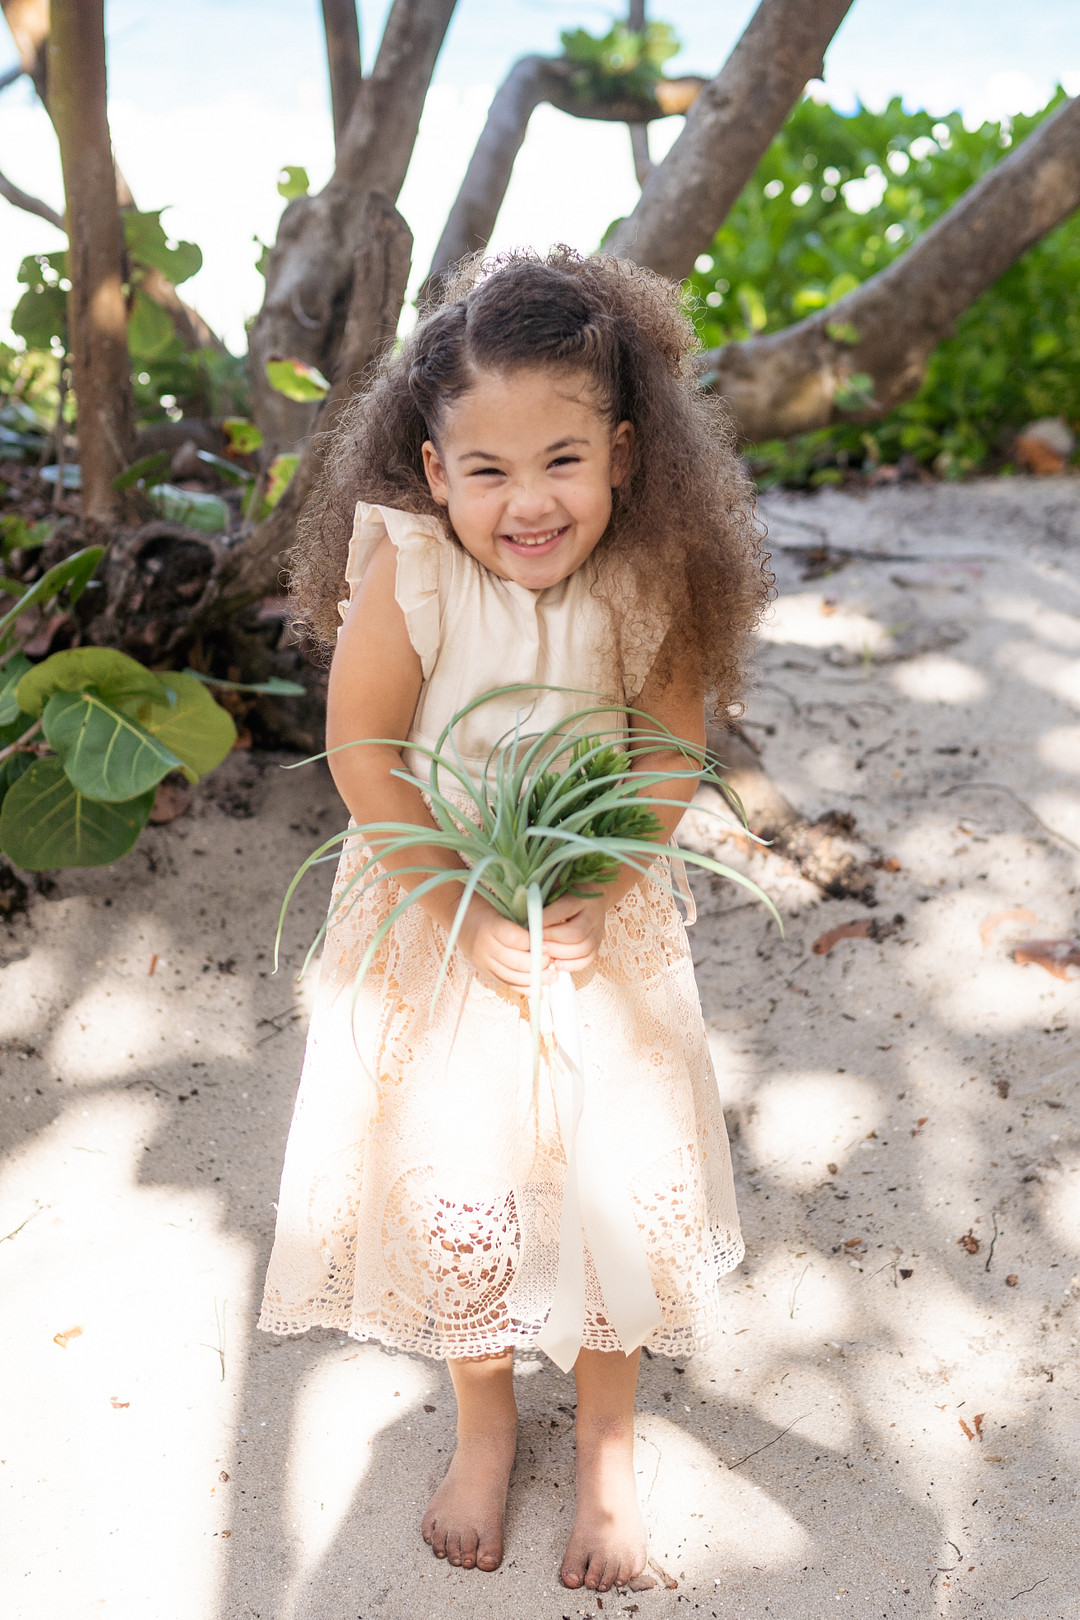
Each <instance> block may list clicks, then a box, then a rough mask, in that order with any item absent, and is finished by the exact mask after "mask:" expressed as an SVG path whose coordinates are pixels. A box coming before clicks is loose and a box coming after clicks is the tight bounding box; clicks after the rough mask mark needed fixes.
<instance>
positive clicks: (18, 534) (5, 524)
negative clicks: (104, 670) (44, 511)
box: [0, 512, 54, 557]
mask: <svg viewBox="0 0 1080 1620" xmlns="http://www.w3.org/2000/svg"><path fill="white" fill-rule="evenodd" d="M53 527H54V525H53V524H52V523H51V522H50V520H49V519H48V518H40V519H39V520H38V522H37V523H27V521H26V519H25V518H24V517H20V516H19V515H18V513H17V512H9V513H8V514H7V515H6V516H4V517H0V552H2V553H3V555H4V556H5V557H7V556H9V555H10V554H11V552H13V551H14V550H15V548H16V547H18V548H19V550H20V551H38V550H40V548H41V547H42V546H43V545H44V544H45V542H46V540H48V538H49V536H50V535H51V534H52V532H53Z"/></svg>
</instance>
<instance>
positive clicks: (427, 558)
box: [338, 501, 452, 680]
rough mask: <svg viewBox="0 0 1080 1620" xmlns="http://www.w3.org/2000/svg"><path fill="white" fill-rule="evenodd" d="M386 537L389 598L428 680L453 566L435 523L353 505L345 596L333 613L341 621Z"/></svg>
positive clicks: (360, 503)
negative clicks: (390, 559) (393, 558)
mask: <svg viewBox="0 0 1080 1620" xmlns="http://www.w3.org/2000/svg"><path fill="white" fill-rule="evenodd" d="M387 535H388V536H389V537H390V541H391V543H392V544H393V546H394V549H395V551H396V552H397V573H396V575H395V580H394V598H395V600H396V602H397V604H398V607H399V608H400V609H401V611H402V613H403V614H404V615H405V625H406V628H407V629H408V632H409V640H410V641H411V642H412V645H413V650H414V651H415V652H416V655H417V657H418V658H419V659H420V663H421V666H422V668H423V672H424V679H425V680H428V679H429V678H430V675H431V671H432V670H433V669H434V667H435V660H436V658H437V657H438V654H439V646H440V643H441V640H442V599H443V596H444V595H445V590H444V586H445V584H446V583H447V576H448V575H449V565H450V563H451V562H452V558H451V556H450V546H451V542H450V540H448V538H447V536H446V533H445V531H444V529H443V526H442V524H441V523H440V522H439V520H438V518H433V517H421V516H418V515H417V514H416V513H414V512H399V511H398V510H397V508H396V507H393V506H369V505H368V504H367V502H366V501H358V502H357V506H356V517H355V519H354V521H353V532H352V540H351V541H350V542H349V558H348V562H347V563H346V566H345V582H346V584H347V585H348V587H349V595H348V597H346V598H345V599H344V600H343V601H340V602H339V603H338V613H339V614H340V616H341V618H342V619H344V617H345V613H346V610H347V609H348V606H349V602H350V601H351V600H352V598H353V596H355V594H356V590H357V587H358V585H359V584H360V581H361V580H362V579H363V577H364V574H365V573H366V571H367V567H368V564H369V563H370V561H371V559H372V557H373V555H374V553H375V548H376V547H377V546H378V544H379V542H380V540H382V539H383V538H384V536H387Z"/></svg>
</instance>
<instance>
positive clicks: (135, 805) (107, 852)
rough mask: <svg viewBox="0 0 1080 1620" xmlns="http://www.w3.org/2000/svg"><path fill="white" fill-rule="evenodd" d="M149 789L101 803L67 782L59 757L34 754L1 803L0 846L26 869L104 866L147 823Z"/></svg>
mask: <svg viewBox="0 0 1080 1620" xmlns="http://www.w3.org/2000/svg"><path fill="white" fill-rule="evenodd" d="M153 803H154V795H153V792H152V791H151V792H149V793H143V794H141V795H140V797H139V798H137V799H128V800H126V801H125V802H124V803H122V804H102V803H100V802H99V801H97V800H95V799H89V798H87V797H86V795H85V794H83V793H80V792H79V790H78V789H77V788H76V787H74V786H73V785H72V783H71V782H70V781H69V780H68V778H67V775H66V774H65V771H64V767H63V765H62V764H61V763H60V761H59V760H58V759H35V760H34V762H33V764H32V765H30V766H29V768H28V769H27V770H25V771H24V772H23V774H22V775H21V776H20V777H19V778H18V780H17V781H16V782H15V783H14V784H13V785H12V786H11V787H10V788H9V789H8V791H7V793H6V794H5V796H4V802H3V806H2V807H0V850H3V852H4V854H5V855H6V856H7V857H8V859H9V860H10V861H12V862H14V864H15V865H16V866H21V867H22V868H23V870H24V871H26V872H42V871H46V870H49V869H51V868H55V867H62V866H107V865H109V863H110V862H111V861H117V860H119V859H120V857H121V855H126V854H127V852H128V850H129V849H131V848H132V846H133V845H134V843H135V840H136V839H137V838H138V836H139V833H140V832H141V831H142V829H143V827H144V826H145V825H146V818H147V816H148V815H149V814H150V811H151V808H152V806H153Z"/></svg>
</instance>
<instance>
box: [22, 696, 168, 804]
mask: <svg viewBox="0 0 1080 1620" xmlns="http://www.w3.org/2000/svg"><path fill="white" fill-rule="evenodd" d="M42 721H43V725H44V729H45V736H46V738H47V739H48V741H49V743H50V744H51V745H52V747H53V748H55V750H56V753H57V757H58V758H59V760H60V763H61V764H62V765H63V767H64V771H65V773H66V775H67V778H68V780H69V782H70V783H71V784H72V786H73V787H75V788H77V789H78V791H79V792H80V793H85V794H86V795H87V797H88V798H91V799H104V800H106V801H107V802H108V803H110V804H119V803H122V802H123V801H124V800H126V799H134V798H138V797H139V795H140V794H143V793H147V792H148V791H149V790H150V789H151V788H154V787H156V786H157V784H158V783H159V782H160V781H161V778H162V777H163V776H167V775H168V773H169V772H170V771H175V770H177V769H178V768H179V767H180V765H181V763H182V761H181V760H180V759H179V758H178V756H177V755H176V754H174V753H173V751H172V749H171V748H169V747H168V746H167V745H166V744H165V743H164V742H162V741H161V739H160V738H158V737H155V736H153V735H152V734H151V732H149V731H148V730H146V729H145V728H144V727H143V726H141V725H140V724H139V722H138V721H137V720H133V719H132V718H131V716H130V715H127V714H121V713H120V711H119V710H117V709H114V708H111V707H110V706H109V704H107V703H105V702H104V701H103V700H102V699H101V698H100V697H99V696H98V695H97V694H96V693H95V692H92V691H91V692H54V693H53V695H52V697H50V698H49V700H48V702H47V703H46V705H45V711H44V714H43V716H42Z"/></svg>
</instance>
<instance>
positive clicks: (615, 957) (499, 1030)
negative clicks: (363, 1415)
mask: <svg viewBox="0 0 1080 1620" xmlns="http://www.w3.org/2000/svg"><path fill="white" fill-rule="evenodd" d="M386 534H389V537H390V539H391V541H392V543H393V545H394V546H395V548H396V550H397V576H396V590H395V595H396V598H397V601H398V603H399V604H400V606H401V608H402V610H403V612H404V615H405V620H406V624H407V626H408V632H409V636H410V639H411V641H412V643H413V646H414V647H415V649H416V652H417V654H418V655H419V657H420V660H421V664H422V668H423V676H424V684H423V687H422V690H421V695H420V700H419V703H418V706H417V710H416V715H415V718H414V722H413V728H412V730H411V732H410V735H409V739H408V740H409V741H410V743H424V744H427V745H428V746H431V745H433V744H434V742H435V741H436V739H437V738H438V735H439V732H440V730H441V728H442V726H443V725H444V724H445V722H446V721H447V720H448V719H449V718H450V716H451V715H452V714H454V713H455V712H456V711H457V710H458V709H460V708H461V707H463V706H464V705H465V704H466V703H468V702H469V701H470V700H471V699H472V698H474V697H478V696H480V695H481V694H482V693H485V692H489V691H491V690H493V689H494V688H496V687H500V686H505V685H508V684H510V683H516V682H520V683H535V684H537V685H543V686H563V687H573V688H577V689H578V690H579V691H585V692H602V693H605V694H607V695H608V696H610V697H611V699H612V700H613V701H615V702H618V703H623V702H632V701H633V699H634V698H635V697H636V695H637V692H638V691H639V690H640V688H641V686H642V684H643V682H644V679H645V675H646V674H647V672H648V667H649V665H650V664H651V662H652V659H653V657H654V656H655V650H656V649H655V637H654V639H653V645H652V647H651V648H650V647H649V645H648V638H647V637H645V638H639V639H638V648H639V650H638V652H637V653H636V654H635V655H634V656H632V657H631V659H630V660H629V662H631V663H636V664H637V665H638V666H639V667H638V668H637V669H636V670H628V669H623V670H617V669H615V668H613V667H612V665H613V663H614V658H613V656H612V655H610V654H608V655H605V654H604V653H603V652H602V650H601V649H602V648H603V647H604V646H605V645H606V644H608V643H610V641H611V636H610V618H609V614H608V609H607V608H606V606H605V605H604V602H603V601H602V600H600V599H598V596H597V593H596V591H595V588H594V587H595V576H594V574H593V573H592V571H591V570H590V568H589V566H588V565H586V566H585V567H583V568H582V569H579V570H578V571H577V572H576V573H575V574H572V575H571V576H570V577H569V578H568V579H566V580H564V581H562V583H560V584H559V585H556V586H552V587H551V588H549V589H547V590H543V591H539V592H533V591H529V590H526V589H525V588H524V587H522V586H519V585H516V584H514V583H512V582H510V581H507V580H503V579H499V578H498V577H497V576H495V575H493V574H491V573H489V572H488V571H487V570H486V569H484V568H483V567H482V566H481V565H479V564H478V563H476V562H475V561H474V559H473V558H472V557H470V556H469V554H468V553H466V552H465V551H464V550H463V549H462V548H461V547H460V546H458V545H457V543H456V542H454V541H453V540H451V539H450V538H448V537H447V535H446V534H445V532H444V530H443V528H442V526H441V524H439V522H438V521H437V520H436V519H434V518H426V517H417V516H414V515H412V514H408V513H404V512H399V511H396V510H394V509H392V508H388V507H370V506H366V505H364V504H361V505H360V506H358V508H357V516H356V523H355V527H354V531H353V539H352V545H351V547H350V552H349V563H348V571H347V579H348V584H349V588H350V594H351V593H352V592H353V591H355V589H356V586H357V584H358V582H359V580H360V579H361V578H362V576H363V572H364V569H365V567H366V565H367V563H368V560H369V559H370V557H371V554H372V552H373V551H374V549H375V547H376V545H377V544H378V543H379V541H380V540H381V539H382V538H383V536H384V535H386ZM346 606H347V604H346V603H342V604H341V607H342V610H343V611H344V608H345V607H346ZM589 701H590V700H589V699H582V698H573V697H567V696H565V695H556V694H553V693H544V694H542V695H541V696H540V697H538V698H537V700H536V701H535V702H534V704H533V705H532V707H531V708H529V709H527V710H526V711H525V712H524V713H523V715H522V723H523V729H524V730H540V729H542V728H543V727H545V726H547V725H549V724H551V723H553V722H554V721H555V720H558V719H559V718H561V717H562V716H564V715H565V714H566V713H567V712H569V710H571V709H574V708H580V707H582V706H584V705H585V704H587V703H588V702H589ZM520 705H521V699H520V698H514V699H508V700H502V701H501V702H498V703H492V704H485V705H483V706H481V707H480V708H479V709H477V710H474V711H473V714H472V715H471V716H470V717H469V720H468V721H467V722H466V723H465V725H464V726H463V727H461V728H459V729H458V730H457V731H456V733H455V736H456V739H457V743H458V748H459V750H460V752H461V755H462V757H463V759H464V761H465V763H466V765H467V767H468V768H469V769H470V772H474V773H475V774H476V775H479V774H480V770H481V766H482V764H483V761H484V759H485V758H486V756H487V754H488V752H489V750H490V748H491V747H492V746H493V744H494V743H495V742H496V740H497V739H498V738H499V737H500V736H501V735H502V734H503V733H504V732H505V731H506V729H507V728H508V727H512V726H513V724H514V720H515V714H516V713H517V712H518V710H519V709H520ZM406 759H407V762H408V763H409V766H410V769H412V770H414V771H415V772H416V773H417V774H418V775H421V776H422V775H424V774H425V771H426V762H425V761H424V759H423V756H422V755H415V754H407V755H406ZM366 853H367V852H366V851H365V850H364V849H363V848H362V847H361V844H360V840H359V839H357V840H356V842H355V843H354V844H352V845H346V846H345V850H344V853H343V855H342V857H341V862H340V865H339V868H338V875H337V881H336V886H335V891H334V892H335V896H336V895H337V894H340V892H341V890H342V887H343V886H344V884H345V883H346V882H347V881H348V878H349V876H350V875H351V874H352V873H354V872H355V871H356V869H357V867H358V866H359V865H360V864H361V862H362V861H363V860H364V859H365V858H366ZM355 892H356V891H354V893H355ZM400 898H401V891H400V890H399V889H398V888H397V887H396V885H395V884H394V882H393V880H392V879H391V880H389V881H387V882H384V883H381V884H379V885H378V886H377V887H375V888H374V889H372V890H370V891H368V893H366V894H365V895H363V896H362V897H361V898H357V899H353V900H352V901H350V902H349V903H348V904H347V905H346V906H345V907H343V909H342V911H341V912H340V913H339V914H338V916H337V918H336V919H335V920H334V921H333V923H332V925H331V927H330V928H329V930H328V933H327V937H326V941H325V946H324V949H323V955H322V967H321V973H320V979H319V987H318V992H317V1000H316V1006H315V1011H314V1016H313V1018H312V1023H311V1030H310V1034H309V1038H308V1045H307V1055H306V1059H305V1064H304V1072H303V1078H302V1081H301V1085H300V1091H299V1095H298V1098H297V1102H296V1109H295V1113H294V1115H293V1121H292V1126H291V1129H290V1133H289V1141H288V1147H287V1149H286V1154H285V1164H284V1171H283V1176H282V1183H281V1195H280V1199H279V1204H278V1217H277V1231H276V1237H275V1242H274V1249H273V1254H272V1256H271V1260H270V1266H269V1270H268V1273H267V1279H266V1289H265V1295H264V1300H263V1308H262V1314H261V1317H260V1322H259V1325H260V1327H262V1328H264V1329H265V1330H266V1331H268V1332H271V1333H278V1334H287V1333H299V1332H302V1331H304V1330H305V1329H307V1328H310V1327H315V1326H323V1327H330V1328H337V1329H339V1330H340V1331H342V1332H345V1333H348V1334H351V1335H352V1336H353V1337H354V1338H356V1339H378V1340H381V1341H382V1342H383V1343H384V1344H386V1345H390V1346H394V1347H396V1348H398V1349H402V1350H411V1351H419V1352H421V1353H422V1354H424V1355H428V1356H435V1357H444V1356H451V1357H466V1356H488V1355H496V1354H498V1353H500V1352H502V1351H504V1350H506V1349H508V1348H510V1347H511V1346H519V1347H529V1346H532V1345H535V1343H536V1340H537V1338H538V1337H539V1336H540V1334H541V1331H542V1329H543V1327H544V1323H545V1320H546V1318H547V1317H548V1314H549V1312H550V1311H551V1309H552V1301H553V1297H554V1291H555V1284H556V1277H557V1273H558V1268H559V1242H560V1231H559V1227H560V1212H561V1206H562V1198H563V1186H564V1180H565V1177H566V1163H567V1160H566V1153H565V1151H564V1144H563V1142H562V1140H561V1138H560V1131H559V1120H558V1115H557V1111H556V1107H555V1104H554V1099H553V1092H552V1084H551V1080H550V1076H549V1075H548V1073H547V1071H546V1068H545V1066H544V1065H541V1070H540V1079H539V1082H538V1084H534V1076H533V1064H532V1043H531V1037H530V1028H529V1016H528V1001H527V997H526V996H525V995H524V994H522V993H520V992H518V991H516V990H513V989H511V988H509V987H508V986H505V985H503V984H501V983H500V982H499V981H498V980H495V979H493V978H489V977H487V976H486V975H484V974H481V973H478V972H477V971H476V970H475V969H473V967H472V966H471V965H470V964H469V963H468V961H467V960H466V959H465V958H464V957H463V956H462V955H461V954H460V952H455V955H454V958H453V961H452V965H451V968H450V972H449V974H448V977H447V980H446V983H445V985H444V987H443V990H442V993H441V995H440V998H439V1000H438V1002H437V1005H436V1007H435V1010H434V1015H433V1016H429V1003H430V999H431V992H432V987H433V984H434V981H435V977H436V974H437V972H438V969H439V965H440V962H441V959H442V954H443V950H444V947H445V942H446V935H445V933H444V931H443V930H442V929H441V928H440V927H439V926H438V925H437V924H436V923H435V922H433V921H432V919H431V918H430V917H429V916H428V915H427V913H426V912H425V911H424V910H423V908H422V907H421V906H420V905H415V906H413V907H411V908H410V909H409V910H407V911H406V912H405V913H404V914H403V915H402V917H401V918H399V919H398V921H397V922H396V923H395V924H394V926H393V929H392V931H391V932H390V934H389V935H388V936H387V938H386V940H385V941H384V942H383V944H382V946H381V947H380V949H379V951H378V953H377V956H376V958H375V961H374V964H373V966H372V968H371V970H370V971H369V973H368V975H367V977H366V979H365V981H364V984H363V986H362V988H361V990H360V993H359V996H358V997H356V996H355V995H354V982H355V974H356V970H357V966H358V964H359V961H360V958H361V956H362V955H363V952H364V950H365V947H366V945H367V942H368V940H369V939H370V938H371V935H372V933H373V931H374V929H375V928H376V927H377V926H378V923H379V921H380V920H381V919H382V918H383V917H385V916H386V914H387V913H388V911H389V910H390V908H391V907H392V906H393V904H394V903H395V902H396V900H398V899H400ZM575 984H576V987H577V1004H578V1010H579V1017H580V1025H581V1037H582V1044H583V1047H584V1048H585V1050H586V1051H587V1054H588V1062H589V1068H590V1077H591V1084H592V1085H593V1086H594V1087H595V1097H596V1108H597V1109H598V1110H599V1117H600V1118H601V1119H602V1122H603V1130H604V1136H605V1138H606V1139H607V1140H608V1142H609V1144H610V1155H611V1159H610V1169H611V1170H612V1171H613V1173H614V1174H615V1175H617V1176H618V1177H620V1178H621V1179H622V1180H623V1181H625V1186H626V1189H627V1191H628V1193H629V1197H630V1204H631V1205H632V1209H633V1216H634V1218H635V1219H636V1222H637V1227H638V1232H639V1234H640V1240H641V1246H642V1248H643V1249H644V1254H645V1257H646V1259H647V1262H648V1276H649V1278H651V1282H652V1286H653V1289H654V1290H655V1294H656V1300H657V1302H658V1305H659V1318H661V1320H660V1325H658V1326H657V1327H655V1329H654V1330H653V1331H652V1332H651V1333H650V1335H649V1337H648V1338H647V1339H646V1341H645V1342H646V1344H647V1345H648V1347H649V1348H650V1349H651V1350H652V1351H654V1352H659V1353H661V1354H665V1355H685V1354H687V1353H688V1352H690V1351H692V1350H695V1349H700V1348H701V1347H703V1346H704V1345H706V1344H708V1343H709V1342H711V1340H712V1339H713V1338H714V1336H715V1335H716V1333H717V1331H718V1325H719V1314H720V1279H721V1277H722V1276H723V1275H724V1273H725V1272H727V1271H730V1270H731V1269H732V1268H733V1267H735V1266H737V1265H738V1263H739V1261H740V1260H741V1259H742V1255H743V1245H742V1242H741V1239H740V1235H739V1225H738V1216H737V1213H736V1208H735V1195H734V1187H733V1183H732V1174H731V1159H730V1154H729V1150H728V1141H727V1134H726V1131H725V1128H724V1120H723V1115H722V1112H721V1108H720V1101H719V1096H718V1093H717V1086H716V1079H715V1076H714V1073H713V1069H712V1064H711V1061H710V1056H709V1049H708V1045H707V1043H706V1038H705V1029H704V1024H703V1021H702V1016H701V1007H700V1003H699V1001H698V995H697V988H696V986H695V983H694V975H693V967H692V963H691V958H690V950H689V946H688V943H687V938H686V933H685V929H684V926H683V922H682V919H681V917H680V916H679V913H678V910H677V908H676V906H675V903H674V900H673V899H672V898H671V897H670V895H669V894H667V893H666V892H665V891H664V890H663V889H661V888H659V887H658V886H657V885H656V884H654V883H651V882H649V881H648V880H646V879H642V881H641V882H640V883H639V884H638V885H637V886H635V887H634V888H633V889H631V890H630V892H629V894H627V895H626V896H625V898H624V899H622V900H621V901H620V902H619V903H618V904H617V905H616V906H613V907H612V908H611V909H610V910H609V911H608V914H607V931H606V934H605V938H604V941H603V943H602V945H601V949H600V953H599V956H598V959H597V962H596V964H595V966H594V967H593V968H592V969H591V970H590V971H589V972H588V973H585V974H580V975H577V977H576V979H575ZM620 1192H621V1188H620ZM585 1307H586V1308H585V1324H584V1331H583V1333H582V1335H581V1343H582V1344H583V1345H584V1346H585V1347H586V1348H590V1349H596V1350H618V1349H622V1348H624V1347H623V1346H622V1345H621V1344H620V1342H619V1339H618V1336H617V1334H616V1332H615V1330H614V1328H613V1327H612V1325H611V1323H610V1322H609V1321H608V1320H607V1318H606V1316H605V1305H604V1299H603V1295H602V1293H601V1291H600V1286H599V1281H598V1278H597V1274H596V1268H595V1267H594V1266H593V1264H592V1263H591V1259H590V1255H589V1252H588V1248H587V1247H586V1249H585Z"/></svg>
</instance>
